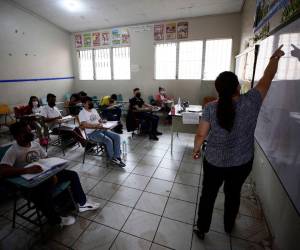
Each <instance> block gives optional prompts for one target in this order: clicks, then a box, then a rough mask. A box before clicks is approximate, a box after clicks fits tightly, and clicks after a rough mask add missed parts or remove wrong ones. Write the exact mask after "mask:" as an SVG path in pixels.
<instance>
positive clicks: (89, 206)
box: [78, 201, 100, 213]
mask: <svg viewBox="0 0 300 250" xmlns="http://www.w3.org/2000/svg"><path fill="white" fill-rule="evenodd" d="M99 207H100V204H99V203H96V202H88V201H87V202H86V203H85V204H84V205H82V206H80V205H79V206H78V208H79V212H80V213H82V212H85V211H89V210H97V209H98V208H99Z"/></svg>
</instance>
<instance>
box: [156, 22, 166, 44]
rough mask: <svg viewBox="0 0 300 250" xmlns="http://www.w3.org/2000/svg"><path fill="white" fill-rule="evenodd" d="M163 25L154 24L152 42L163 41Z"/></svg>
mask: <svg viewBox="0 0 300 250" xmlns="http://www.w3.org/2000/svg"><path fill="white" fill-rule="evenodd" d="M164 27H165V25H164V24H154V40H155V41H161V40H164Z"/></svg>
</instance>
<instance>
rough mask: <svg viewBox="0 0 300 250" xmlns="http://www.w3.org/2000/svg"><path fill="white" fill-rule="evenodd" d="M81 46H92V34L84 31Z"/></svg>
mask: <svg viewBox="0 0 300 250" xmlns="http://www.w3.org/2000/svg"><path fill="white" fill-rule="evenodd" d="M83 46H84V47H85V48H87V47H92V35H91V33H84V34H83Z"/></svg>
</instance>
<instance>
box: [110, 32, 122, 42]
mask: <svg viewBox="0 0 300 250" xmlns="http://www.w3.org/2000/svg"><path fill="white" fill-rule="evenodd" d="M121 39H122V38H121V31H120V29H112V31H111V42H112V44H113V45H120V44H121Z"/></svg>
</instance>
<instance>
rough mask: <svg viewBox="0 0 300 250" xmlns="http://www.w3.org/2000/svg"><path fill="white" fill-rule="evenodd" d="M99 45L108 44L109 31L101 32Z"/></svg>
mask: <svg viewBox="0 0 300 250" xmlns="http://www.w3.org/2000/svg"><path fill="white" fill-rule="evenodd" d="M101 45H102V46H107V45H110V32H102V33H101Z"/></svg>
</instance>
